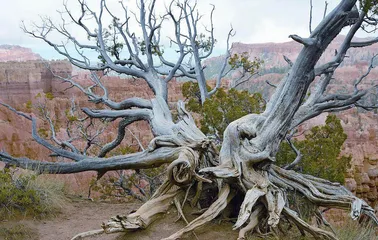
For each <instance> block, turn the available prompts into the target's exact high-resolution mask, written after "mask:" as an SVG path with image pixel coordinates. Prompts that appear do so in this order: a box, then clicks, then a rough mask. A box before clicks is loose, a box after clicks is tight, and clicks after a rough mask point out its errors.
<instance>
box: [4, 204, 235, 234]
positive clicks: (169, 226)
mask: <svg viewBox="0 0 378 240" xmlns="http://www.w3.org/2000/svg"><path fill="white" fill-rule="evenodd" d="M140 205H141V203H140V202H129V203H123V204H119V203H118V204H117V203H104V202H92V201H89V200H83V199H71V200H70V201H69V202H67V203H66V205H65V206H64V207H63V209H62V213H61V214H59V215H58V216H56V217H55V218H51V219H45V220H42V221H41V220H30V219H24V220H20V221H9V222H6V223H0V226H1V225H6V226H12V225H16V224H23V225H25V226H27V227H29V228H30V229H32V231H33V232H35V235H36V236H35V238H34V239H40V240H67V239H71V238H72V237H73V236H75V235H76V234H78V233H80V232H84V231H89V230H95V229H99V228H101V227H100V226H101V223H102V222H104V221H107V219H108V218H109V217H110V216H114V215H117V214H127V213H129V212H131V211H132V210H136V209H138V207H139V206H140ZM177 216H178V215H177V211H176V210H175V209H174V208H172V210H171V211H170V212H168V213H167V214H165V215H162V217H161V218H160V219H158V220H157V221H156V222H154V223H153V224H152V225H151V226H150V227H149V228H148V229H147V230H143V231H138V232H129V233H127V234H112V235H100V236H97V237H92V238H89V239H98V240H99V239H103V240H126V239H127V240H147V239H161V238H164V237H168V236H169V235H170V234H172V233H174V232H175V231H177V230H179V229H180V228H182V227H184V226H185V223H184V222H183V221H182V220H180V221H177V222H175V221H176V219H177ZM194 217H195V216H187V218H188V220H189V221H190V220H191V219H193V218H194ZM231 228H232V225H231V223H229V222H222V223H219V221H217V220H215V221H214V222H213V223H209V224H208V225H206V226H204V227H203V228H200V229H198V230H196V231H195V233H196V236H197V237H198V239H201V240H202V239H219V240H228V239H236V238H237V231H232V230H231ZM34 239H33V240H34ZM185 239H196V237H195V236H194V235H193V234H188V236H186V238H185Z"/></svg>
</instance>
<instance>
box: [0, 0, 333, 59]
mask: <svg viewBox="0 0 378 240" xmlns="http://www.w3.org/2000/svg"><path fill="white" fill-rule="evenodd" d="M327 1H328V3H329V5H328V10H329V11H330V10H332V9H333V7H334V6H336V5H337V3H338V2H339V0H327ZM0 2H4V4H2V5H1V6H2V10H1V14H0V29H1V30H0V44H15V45H20V46H23V47H28V48H31V49H32V50H33V51H34V52H36V53H39V54H40V55H41V56H42V57H44V58H47V59H51V58H54V59H56V58H62V57H60V56H59V55H58V54H56V53H55V52H54V50H53V49H52V48H50V47H49V46H48V45H46V44H45V43H44V42H42V41H38V40H36V39H33V38H31V37H29V36H28V35H26V34H25V33H23V31H22V30H21V29H20V24H21V21H22V20H24V21H25V24H26V25H27V26H30V24H31V23H32V22H33V21H34V22H37V23H38V20H39V16H51V17H52V19H53V20H54V21H56V23H59V21H58V20H59V18H58V16H59V15H58V13H57V12H56V10H62V9H63V6H62V0H32V1H31V0H10V1H9V0H0ZM76 2H77V1H76V0H68V3H69V5H70V4H71V7H72V9H75V8H76V7H75V3H76ZM87 2H90V3H91V4H95V5H93V6H97V5H99V4H97V2H99V1H97V0H88V1H87ZM108 2H109V5H110V7H111V8H112V9H114V11H115V12H117V11H119V10H121V8H120V7H119V3H118V2H119V0H108ZM123 2H124V4H125V5H126V6H128V7H130V9H133V8H135V0H124V1H123ZM157 2H158V5H157V8H158V9H160V10H164V5H165V3H164V2H167V1H165V0H157ZM198 2H199V7H198V8H199V11H200V12H201V13H203V14H204V17H203V22H204V24H206V25H208V23H209V22H208V17H209V13H210V10H211V6H210V4H214V5H215V6H216V10H215V14H214V26H215V37H216V39H217V40H218V43H217V48H216V51H215V55H219V54H221V53H223V52H224V50H225V45H226V44H225V40H224V39H225V37H226V36H227V32H228V31H229V28H230V24H232V26H233V28H234V29H235V31H236V35H235V36H234V37H233V38H232V42H244V43H262V42H285V41H288V40H289V39H288V35H290V34H298V35H301V36H306V35H308V33H309V30H308V20H309V9H310V7H309V1H306V0H198ZM313 5H314V8H313V15H314V18H313V25H314V26H315V25H316V23H318V21H319V20H320V19H321V18H322V16H323V10H324V0H313ZM94 10H95V9H94ZM95 11H96V10H95ZM74 13H75V10H74ZM77 34H78V35H77V37H78V38H79V39H85V34H83V33H82V32H79V31H78V32H77ZM162 37H164V36H162ZM57 40H58V39H57Z"/></svg>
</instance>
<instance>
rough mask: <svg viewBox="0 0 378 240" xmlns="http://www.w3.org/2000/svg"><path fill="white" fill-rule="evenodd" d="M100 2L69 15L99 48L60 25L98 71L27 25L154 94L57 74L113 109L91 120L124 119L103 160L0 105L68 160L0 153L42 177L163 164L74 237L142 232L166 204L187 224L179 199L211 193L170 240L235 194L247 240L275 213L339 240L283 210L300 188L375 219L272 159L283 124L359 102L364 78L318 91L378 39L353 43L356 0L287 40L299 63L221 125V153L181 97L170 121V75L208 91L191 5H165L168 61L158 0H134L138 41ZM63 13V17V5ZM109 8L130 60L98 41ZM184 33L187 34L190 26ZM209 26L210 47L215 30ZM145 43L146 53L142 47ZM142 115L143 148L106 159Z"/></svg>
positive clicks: (325, 203)
mask: <svg viewBox="0 0 378 240" xmlns="http://www.w3.org/2000/svg"><path fill="white" fill-rule="evenodd" d="M100 2H101V5H100V14H99V15H96V14H94V12H93V11H91V10H90V9H89V8H88V6H87V5H86V4H85V3H84V2H81V1H79V3H80V4H81V7H82V8H81V11H82V17H81V18H79V19H75V18H74V17H73V16H72V15H70V14H69V16H70V18H71V19H72V20H73V21H74V22H75V23H76V24H77V25H79V26H81V27H82V28H83V29H84V30H85V31H86V32H87V34H88V35H89V37H90V38H94V39H96V45H93V46H92V45H83V44H80V43H78V42H77V41H76V39H75V38H74V37H72V36H71V34H70V33H69V32H67V30H66V29H59V30H60V32H62V33H63V35H65V36H66V37H68V39H69V40H70V41H72V42H73V43H74V44H75V46H77V47H79V48H86V49H92V50H95V51H97V52H98V53H99V54H100V55H101V57H102V58H103V59H104V64H103V65H99V66H98V67H94V66H92V65H90V64H89V63H88V62H87V60H86V58H84V60H83V61H81V60H78V59H77V58H73V57H70V56H69V55H68V54H67V53H66V52H65V49H61V48H60V47H61V46H60V45H59V44H54V43H52V42H51V41H49V40H48V39H47V38H46V34H45V33H44V32H43V29H42V30H41V31H42V32H41V33H40V35H36V33H35V32H29V31H26V30H25V31H26V32H28V33H29V34H31V35H32V36H34V37H37V38H40V39H42V40H44V41H45V42H46V43H48V44H49V45H50V46H52V47H54V49H55V50H56V51H58V53H60V54H62V55H64V56H67V57H68V59H69V61H70V62H71V63H72V64H74V65H76V66H78V67H81V68H84V69H89V70H104V69H111V70H113V71H115V72H118V73H121V74H128V75H131V76H134V77H139V78H142V79H144V80H145V81H146V82H147V84H148V85H149V87H150V88H151V89H152V91H153V92H154V94H155V98H153V99H151V100H150V101H149V100H145V99H140V98H131V99H126V100H124V101H122V102H120V103H115V102H113V101H111V100H109V99H108V93H107V89H106V88H105V87H104V85H103V84H102V83H101V81H100V79H98V78H97V76H96V75H93V79H92V81H93V82H94V86H98V87H99V88H101V89H102V91H103V92H104V95H103V96H99V95H97V94H95V93H94V92H93V91H92V88H93V86H90V87H88V88H84V87H82V86H81V85H79V84H78V83H76V82H74V81H73V80H72V79H66V78H61V80H63V81H65V82H68V83H70V84H71V85H73V86H75V87H77V88H79V89H80V90H81V91H82V92H83V93H84V94H86V95H87V96H88V97H89V99H90V101H92V102H94V103H104V104H105V105H106V106H107V107H109V108H110V109H107V110H90V109H83V111H84V113H85V114H87V115H88V116H89V117H90V118H100V119H117V118H121V119H122V120H121V123H120V124H119V130H118V137H117V138H116V139H115V140H114V141H112V142H111V143H109V144H107V145H105V146H104V147H103V149H102V151H101V153H100V156H98V157H88V156H85V155H84V154H79V153H78V152H77V151H74V150H75V148H74V147H72V150H73V151H69V150H66V149H64V148H65V147H66V145H64V144H63V143H61V144H59V145H60V147H56V146H54V145H52V144H51V143H49V142H48V141H47V140H45V139H43V138H41V137H40V136H39V135H38V131H37V129H36V120H35V119H34V118H33V117H31V116H27V115H26V114H24V113H21V112H18V111H17V110H15V109H13V108H12V107H10V106H8V105H6V104H2V105H4V106H5V107H7V108H9V109H10V110H12V111H13V112H15V113H16V114H18V115H20V116H22V117H24V118H26V119H29V120H30V121H32V122H33V129H32V135H33V138H34V139H35V140H36V141H37V142H38V143H40V144H41V145H43V146H45V147H46V148H48V149H49V150H50V151H52V152H53V153H54V154H56V155H58V156H62V157H64V158H67V159H71V160H73V161H74V162H70V163H68V162H64V163H62V162H57V163H50V162H42V161H33V160H30V159H27V158H15V157H12V156H10V155H9V154H6V153H4V152H0V159H1V161H3V162H6V163H8V164H13V165H16V166H19V167H23V168H27V169H32V170H37V171H39V172H42V173H61V174H64V173H74V172H82V171H89V170H96V171H99V172H100V173H103V172H106V171H109V170H118V169H141V168H153V167H157V166H160V165H162V164H168V168H167V169H168V174H167V180H166V181H165V182H164V184H163V185H162V186H161V187H160V188H159V189H158V190H157V192H156V193H155V194H154V195H153V197H152V198H151V199H150V200H149V201H148V202H146V203H145V204H144V205H142V207H140V209H139V210H137V211H136V212H135V213H132V214H129V215H127V216H120V215H118V216H117V217H113V218H111V219H110V220H109V221H108V222H107V223H104V224H103V226H102V229H101V230H96V231H91V232H87V233H83V234H79V235H77V236H75V237H74V239H79V238H81V237H84V236H85V237H86V236H90V235H93V234H101V233H113V232H121V231H129V230H136V229H144V228H146V227H148V225H149V224H150V223H151V222H152V221H153V220H154V219H155V218H156V216H157V215H158V214H161V213H165V212H166V211H167V210H168V208H169V207H170V206H171V205H173V204H174V205H175V207H176V208H177V209H178V212H179V213H180V214H181V218H182V219H184V221H186V218H185V215H184V212H183V211H182V207H183V205H184V204H186V203H187V202H189V201H190V203H191V205H192V206H193V207H197V206H198V205H200V204H198V203H199V201H200V200H203V199H204V198H208V199H209V195H211V194H213V195H216V194H214V192H217V193H218V197H217V198H216V199H215V200H214V201H210V202H209V201H208V202H206V203H205V205H208V206H200V207H208V208H207V210H205V211H204V212H203V214H202V215H200V216H199V217H198V218H196V219H195V220H193V221H192V222H190V223H187V226H186V227H185V228H183V229H182V230H180V231H178V232H176V233H174V234H173V235H171V236H169V237H168V238H167V239H178V238H180V237H181V236H182V235H184V234H186V233H188V232H190V231H192V230H194V229H195V228H197V227H200V226H202V225H203V224H205V223H206V222H208V221H211V220H212V219H214V218H216V217H217V216H218V215H219V214H220V213H221V212H222V211H223V210H224V209H225V208H226V207H227V206H228V205H229V203H230V201H231V200H232V199H233V198H235V197H237V198H242V203H241V206H240V209H239V210H238V219H237V222H236V223H235V225H234V229H239V228H240V232H239V239H244V238H245V234H246V233H247V232H249V231H254V230H257V229H258V230H266V231H268V230H269V229H271V228H274V227H276V226H277V225H279V224H281V223H282V221H281V219H282V218H285V219H287V220H289V221H290V222H292V223H294V224H295V225H296V226H297V227H298V228H299V229H300V231H302V232H303V231H306V232H308V233H310V234H312V235H313V236H314V237H315V238H325V239H337V238H336V236H334V234H333V233H330V232H327V231H325V230H322V229H319V228H316V227H313V226H311V225H309V224H308V223H306V222H305V221H303V220H302V219H300V217H299V216H298V215H297V214H296V213H295V212H294V211H292V210H290V209H289V206H288V202H287V198H286V194H287V192H288V191H295V192H298V193H300V194H302V195H303V196H304V197H306V198H307V199H308V200H309V201H310V202H312V203H313V204H315V205H317V206H319V207H335V208H341V209H351V217H352V218H353V219H357V218H358V217H359V216H360V215H361V213H363V214H366V215H368V216H369V217H371V218H372V219H373V220H374V221H375V222H376V223H378V220H377V218H376V216H375V215H374V210H373V209H372V208H371V207H369V206H368V205H367V204H366V203H365V202H364V201H363V200H360V199H358V198H356V197H355V196H353V195H352V194H351V193H350V192H349V191H348V190H346V189H345V188H344V187H343V186H341V185H340V184H336V183H332V182H329V181H326V180H323V179H319V178H315V177H312V176H308V175H304V174H300V173H296V172H295V171H291V170H285V169H282V168H280V167H278V166H275V165H274V163H275V156H276V153H277V151H278V147H279V144H280V143H281V141H282V140H283V138H284V137H285V136H286V134H287V133H288V131H289V130H291V129H292V128H293V127H295V126H298V125H299V124H300V123H302V122H303V121H305V120H307V119H309V118H312V117H314V116H317V115H319V114H320V113H322V112H324V111H332V110H341V109H345V108H348V107H351V106H353V105H356V104H357V101H358V100H359V99H361V97H362V96H364V95H365V94H366V91H362V90H359V89H358V88H357V85H358V84H359V82H361V80H362V79H363V78H364V77H361V78H360V79H359V80H358V81H357V83H356V84H355V92H354V93H353V94H350V95H343V96H338V95H336V96H326V95H325V89H326V87H327V85H328V83H329V81H330V79H331V78H332V75H333V73H334V71H335V69H336V68H337V66H338V65H339V64H340V63H341V62H342V60H343V58H344V57H345V54H346V51H347V49H348V48H349V47H351V46H357V47H360V46H363V45H369V44H372V43H374V42H378V39H377V40H376V41H369V42H361V43H358V44H356V43H352V42H351V40H352V38H353V36H354V34H355V33H356V31H357V30H358V29H359V28H360V27H361V24H362V22H363V21H364V17H365V14H366V13H365V12H363V11H361V12H360V13H359V12H358V10H357V8H356V7H354V6H355V4H356V0H342V1H341V2H340V4H339V5H338V6H337V7H336V8H335V9H334V10H333V11H332V12H331V13H330V14H328V15H327V17H325V18H324V19H323V21H322V22H321V23H320V24H319V26H318V27H317V28H316V29H315V30H314V31H313V32H312V33H311V35H310V36H309V37H308V38H301V37H299V36H297V35H291V36H290V37H291V38H292V39H293V40H295V41H297V42H298V43H299V44H302V45H303V49H302V51H301V52H300V54H299V56H298V58H297V60H296V61H295V63H294V64H293V65H292V66H291V69H290V71H289V73H288V74H287V75H286V76H285V78H284V79H283V80H282V81H281V82H280V84H279V86H278V87H277V89H276V91H275V93H274V95H273V96H272V98H271V99H270V101H269V103H268V105H267V108H266V110H265V111H264V112H263V113H262V114H259V115H258V114H250V115H247V116H244V117H242V118H240V119H238V120H236V121H234V122H232V123H231V124H230V125H229V126H228V127H227V129H226V130H225V133H224V141H223V143H222V146H221V149H220V152H218V149H217V147H216V146H215V144H214V143H213V141H212V140H211V139H210V138H208V137H207V136H205V135H204V134H203V133H202V132H201V131H200V130H199V129H198V128H197V126H196V125H195V122H194V120H193V119H192V117H191V116H190V114H189V113H188V112H187V111H186V110H185V108H184V104H183V103H182V102H179V103H178V106H177V112H178V121H176V122H174V121H173V118H172V114H171V111H170V109H169V106H168V103H167V99H168V98H167V96H168V91H167V83H168V82H169V81H170V80H172V79H173V77H175V76H188V77H191V78H196V79H197V81H198V83H199V87H200V92H201V97H202V99H201V101H202V102H203V101H204V100H205V98H206V97H207V96H208V95H211V94H210V93H208V91H207V89H206V82H205V79H204V73H203V67H202V66H201V59H202V58H203V56H202V57H201V56H199V54H198V52H199V50H200V49H199V48H200V46H199V44H198V41H199V40H200V39H198V38H196V36H197V32H196V29H195V28H196V25H197V22H198V20H199V19H200V17H199V16H197V17H195V14H193V12H195V11H194V9H195V6H193V7H191V6H189V5H188V2H187V1H185V2H184V4H178V8H179V9H178V12H179V16H178V17H177V16H175V13H174V11H173V10H172V8H173V3H174V1H172V3H171V5H170V6H169V8H168V10H167V11H168V13H167V16H170V18H171V19H172V22H173V24H174V26H175V36H176V39H175V40H173V42H175V43H176V44H177V45H178V47H179V50H178V53H179V54H180V56H179V60H178V61H177V63H176V64H174V63H170V62H169V61H166V60H165V59H164V58H163V57H162V56H161V55H162V52H161V51H160V49H159V39H158V37H156V36H155V32H156V31H158V29H159V28H160V24H161V23H159V22H158V21H157V18H156V16H155V15H154V6H155V0H153V1H152V2H151V5H150V7H149V8H148V9H146V8H145V3H144V1H142V0H141V1H140V6H139V7H140V19H139V24H140V25H141V27H142V33H143V37H142V40H143V41H142V42H139V40H138V39H137V38H136V37H135V34H134V33H131V32H130V31H129V29H128V18H127V20H126V22H124V23H122V24H121V23H120V22H119V21H120V20H119V19H118V18H116V17H115V16H113V15H112V13H111V12H110V10H109V9H108V8H107V7H106V4H105V0H101V1H100ZM122 7H123V8H124V10H125V13H126V16H127V13H128V12H127V9H126V8H125V7H124V6H123V5H122ZM66 10H67V12H68V13H70V12H69V10H68V9H67V8H66ZM106 11H107V12H108V13H109V15H110V16H111V17H112V18H113V25H114V28H115V29H118V31H119V33H120V37H122V39H123V40H124V44H125V47H126V48H127V49H128V51H129V54H130V59H129V60H121V59H119V58H118V57H117V60H113V59H112V58H111V55H114V52H110V53H109V48H108V47H107V46H105V42H106V41H105V40H106V39H105V40H104V34H103V33H102V30H103V27H102V21H101V20H102V18H101V17H102V14H103V13H104V12H106ZM86 14H90V15H91V16H92V17H93V18H94V19H95V20H96V23H97V29H95V31H91V30H90V29H89V28H88V27H87V26H86V25H85V24H84V23H83V22H82V18H83V16H85V15H86ZM356 14H357V16H358V15H359V16H358V18H357V20H356V19H355V18H353V19H352V18H351V16H355V15H356ZM352 20H353V21H352ZM181 21H186V22H187V24H186V25H187V26H188V31H189V34H188V35H185V34H183V33H182V32H181V31H182V30H181V28H180V22H181ZM49 24H50V25H49ZM350 24H351V25H353V26H352V27H351V29H350V30H349V33H348V35H347V37H346V39H345V40H344V42H343V44H342V45H341V46H340V48H339V51H338V53H337V54H336V56H335V58H334V59H333V60H332V61H331V62H329V63H326V64H324V65H322V66H316V64H317V63H318V60H319V58H320V57H321V55H322V54H323V52H324V50H325V49H326V48H327V47H328V45H329V44H330V43H331V41H332V40H333V39H334V38H335V37H336V36H337V35H338V34H339V33H340V31H341V30H342V29H343V27H345V26H347V25H350ZM125 25H126V26H127V27H126V30H123V29H124V26H125ZM47 26H50V27H51V28H52V29H58V28H57V27H56V26H55V25H53V24H52V23H51V22H47ZM191 28H193V29H191ZM191 30H192V32H190V31H191ZM114 31H116V30H114ZM209 32H210V33H211V39H212V43H213V44H214V38H213V30H210V31H209ZM229 36H230V34H229ZM182 38H184V39H185V40H184V42H186V41H187V40H189V41H190V42H191V44H192V49H191V50H188V51H187V50H186V48H188V47H190V45H189V44H186V45H185V43H183V42H182V41H181V40H182ZM196 41H197V42H196ZM213 44H212V45H213ZM184 45H185V46H184ZM142 46H143V47H144V48H145V49H143V50H142ZM140 51H143V55H144V54H146V56H145V57H146V59H147V62H146V63H144V62H143V61H142V60H141V58H140V57H139V52H140ZM193 51H194V54H193V57H194V58H195V61H194V62H195V66H194V68H193V69H194V70H193V69H186V68H184V67H183V64H182V61H183V59H184V57H185V56H186V55H187V54H189V53H193ZM211 51H212V46H211V50H210V52H211ZM154 52H155V53H154ZM116 53H117V52H116ZM79 54H80V53H79ZM155 54H157V55H159V58H160V60H161V62H162V64H163V65H165V66H167V67H170V68H171V70H170V71H169V72H163V70H162V69H159V68H156V67H155V64H154V60H155V57H154V56H156V55H155ZM208 55H209V54H208ZM226 63H227V62H225V64H224V66H225V65H226ZM125 66H128V67H125ZM370 69H371V68H369V71H370ZM223 73H224V67H223V68H222V71H221V74H220V75H219V76H220V77H219V79H218V80H219V81H218V82H217V87H218V85H219V83H220V79H221V76H222V74H223ZM196 76H197V77H196ZM317 76H323V78H322V79H321V80H320V83H319V86H318V87H317V88H316V92H315V93H314V94H313V95H312V96H311V97H310V98H308V99H305V96H306V94H307V91H308V90H309V87H310V84H311V83H313V82H314V79H315V78H316V77H317ZM215 90H216V88H215ZM215 90H214V91H215ZM214 91H211V93H214ZM139 120H144V121H148V123H149V124H150V126H151V130H152V132H153V134H154V139H153V140H152V141H151V142H150V144H149V146H148V149H146V150H144V151H143V152H140V153H135V154H129V155H125V156H116V157H108V158H106V157H104V156H106V154H107V153H108V152H109V151H110V150H111V149H114V148H115V147H116V146H117V145H119V144H120V142H121V140H122V139H123V137H124V134H125V131H124V128H125V127H126V126H127V125H128V124H131V123H132V122H134V121H139ZM203 205H204V204H203ZM237 207H239V206H237ZM202 210H204V209H202Z"/></svg>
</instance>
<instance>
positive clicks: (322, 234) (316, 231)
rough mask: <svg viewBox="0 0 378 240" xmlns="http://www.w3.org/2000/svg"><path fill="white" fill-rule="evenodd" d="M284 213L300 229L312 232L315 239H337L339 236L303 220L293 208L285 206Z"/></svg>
mask: <svg viewBox="0 0 378 240" xmlns="http://www.w3.org/2000/svg"><path fill="white" fill-rule="evenodd" d="M282 213H283V214H284V215H285V216H286V217H287V218H288V219H289V220H290V221H292V222H294V223H295V224H296V225H297V227H298V228H299V229H302V230H304V231H306V232H308V233H310V234H311V235H312V236H314V237H315V239H330V240H337V239H338V238H337V237H336V236H335V235H333V233H331V232H328V231H325V230H322V229H320V228H317V227H314V226H311V225H310V224H308V223H306V222H305V221H303V220H302V219H301V218H299V217H298V215H297V213H296V212H294V211H293V210H291V209H289V208H287V207H284V209H283V211H282Z"/></svg>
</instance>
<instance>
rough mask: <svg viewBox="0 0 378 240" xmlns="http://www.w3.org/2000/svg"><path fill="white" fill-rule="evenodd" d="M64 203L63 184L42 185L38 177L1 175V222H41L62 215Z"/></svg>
mask: <svg viewBox="0 0 378 240" xmlns="http://www.w3.org/2000/svg"><path fill="white" fill-rule="evenodd" d="M62 199H64V184H63V183H60V184H58V183H56V182H54V181H43V180H41V179H38V178H37V176H36V175H31V174H25V175H19V176H16V175H15V174H14V171H13V170H12V169H9V168H5V169H4V170H3V171H0V206H1V208H0V220H4V219H8V218H15V217H17V216H26V217H36V218H42V217H46V216H49V215H51V214H54V213H56V212H58V211H59V209H60V205H61V203H62Z"/></svg>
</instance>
